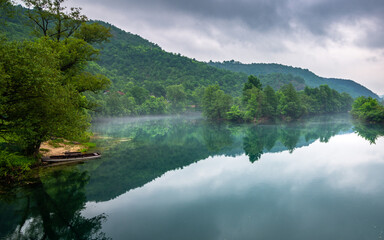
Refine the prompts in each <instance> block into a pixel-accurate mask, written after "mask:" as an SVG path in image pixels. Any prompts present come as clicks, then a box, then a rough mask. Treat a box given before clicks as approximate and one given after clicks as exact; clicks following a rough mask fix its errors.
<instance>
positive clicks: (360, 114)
mask: <svg viewBox="0 0 384 240" xmlns="http://www.w3.org/2000/svg"><path fill="white" fill-rule="evenodd" d="M351 114H352V115H353V116H354V117H355V118H358V119H361V120H363V121H367V122H376V123H382V122H384V107H383V106H382V105H380V103H379V101H378V100H377V99H375V98H371V97H368V98H366V97H358V98H357V99H356V100H355V101H354V102H353V104H352V110H351Z"/></svg>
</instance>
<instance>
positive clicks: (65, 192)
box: [0, 115, 384, 240]
mask: <svg viewBox="0 0 384 240" xmlns="http://www.w3.org/2000/svg"><path fill="white" fill-rule="evenodd" d="M92 130H93V132H94V133H95V136H96V137H95V139H94V141H95V142H96V143H97V145H98V146H100V147H101V148H102V153H103V157H102V158H101V159H97V160H90V161H88V162H85V163H83V164H76V165H71V166H60V167H52V168H46V169H42V170H40V172H39V175H40V178H39V179H38V180H37V181H36V183H34V184H30V185H28V186H23V187H18V188H13V189H8V190H7V191H6V192H4V191H3V192H2V193H1V195H0V223H1V225H0V238H2V239H167V240H168V239H295V240H297V239H312V240H313V239H349V240H350V239H358V240H361V239H380V238H382V237H384V236H383V235H384V214H383V213H384V201H383V199H384V184H383V183H384V174H383V173H384V137H382V136H384V127H383V126H379V125H362V124H356V123H354V122H353V121H352V120H351V119H350V118H349V116H348V115H328V116H320V117H315V118H310V119H306V120H302V121H300V122H296V123H290V124H275V125H253V124H230V123H211V122H208V121H206V120H204V119H202V118H201V117H199V116H194V115H193V116H179V117H151V118H149V117H148V118H113V119H112V118H111V119H98V120H97V121H95V122H94V123H93V125H92Z"/></svg>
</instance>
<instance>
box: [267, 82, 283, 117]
mask: <svg viewBox="0 0 384 240" xmlns="http://www.w3.org/2000/svg"><path fill="white" fill-rule="evenodd" d="M263 92H264V96H265V103H264V109H263V117H265V118H269V119H274V118H275V117H276V111H277V106H278V104H279V100H278V99H277V96H276V93H275V91H274V90H273V88H272V87H271V86H269V85H267V86H266V87H265V88H264V90H263Z"/></svg>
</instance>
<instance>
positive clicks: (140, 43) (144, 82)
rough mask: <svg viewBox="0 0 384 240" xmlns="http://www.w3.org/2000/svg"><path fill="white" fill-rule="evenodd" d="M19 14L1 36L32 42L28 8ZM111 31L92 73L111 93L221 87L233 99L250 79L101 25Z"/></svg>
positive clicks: (1, 28) (1, 27)
mask: <svg viewBox="0 0 384 240" xmlns="http://www.w3.org/2000/svg"><path fill="white" fill-rule="evenodd" d="M15 8H16V9H17V14H15V16H13V17H11V18H7V19H6V22H7V24H1V25H0V32H3V33H5V34H6V36H7V38H8V39H9V40H18V41H20V40H25V39H32V38H33V35H32V32H33V31H32V27H31V26H32V25H30V24H28V22H29V20H28V18H27V17H26V14H25V8H23V7H21V6H16V7H15ZM98 23H100V24H102V25H104V26H107V27H109V28H110V29H111V33H112V35H113V37H112V38H111V39H110V41H109V42H106V43H104V44H103V45H102V46H97V47H98V48H101V52H100V55H99V60H97V61H96V64H92V65H91V71H96V72H100V73H103V74H105V75H106V76H107V77H109V78H110V79H111V80H112V82H113V85H112V89H114V90H120V91H121V90H124V88H126V84H127V83H133V84H134V85H135V86H139V87H144V88H145V89H146V90H148V91H149V92H150V94H153V95H155V96H165V88H166V87H167V86H170V85H179V84H181V85H183V87H184V89H185V90H186V92H187V93H188V92H189V94H191V91H193V90H194V89H196V88H198V87H200V86H202V87H204V86H208V85H212V84H219V85H220V87H221V89H223V90H224V91H225V92H227V93H229V94H231V95H240V94H241V89H242V87H243V84H244V83H245V82H246V81H247V77H248V76H247V75H246V74H244V73H236V72H232V71H228V70H223V69H217V68H215V67H211V66H209V65H207V64H206V63H204V62H199V61H196V60H194V59H190V58H187V57H184V56H181V55H180V54H173V53H169V52H166V51H164V50H162V49H161V48H160V47H159V46H158V45H156V44H154V43H151V42H149V41H148V40H146V39H143V38H142V37H140V36H138V35H135V34H132V33H129V32H125V31H123V30H121V29H119V28H117V27H115V26H113V25H110V24H108V23H105V22H101V21H98ZM130 86H132V84H131V85H130Z"/></svg>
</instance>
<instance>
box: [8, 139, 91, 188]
mask: <svg viewBox="0 0 384 240" xmlns="http://www.w3.org/2000/svg"><path fill="white" fill-rule="evenodd" d="M95 147H96V144H94V143H92V142H85V143H79V142H72V141H68V140H65V139H62V138H56V139H51V140H49V141H46V142H44V143H42V144H41V147H40V151H39V153H40V159H41V158H42V157H48V156H52V155H62V154H64V153H65V152H88V151H90V150H92V149H93V148H95ZM46 165H47V163H42V162H41V161H39V160H37V159H35V158H32V157H26V156H22V155H20V154H18V153H15V152H11V151H7V150H1V151H0V184H22V183H23V182H25V183H28V182H29V181H28V179H33V178H34V176H33V175H34V174H33V172H36V171H33V170H37V169H39V168H40V167H43V166H46Z"/></svg>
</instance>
